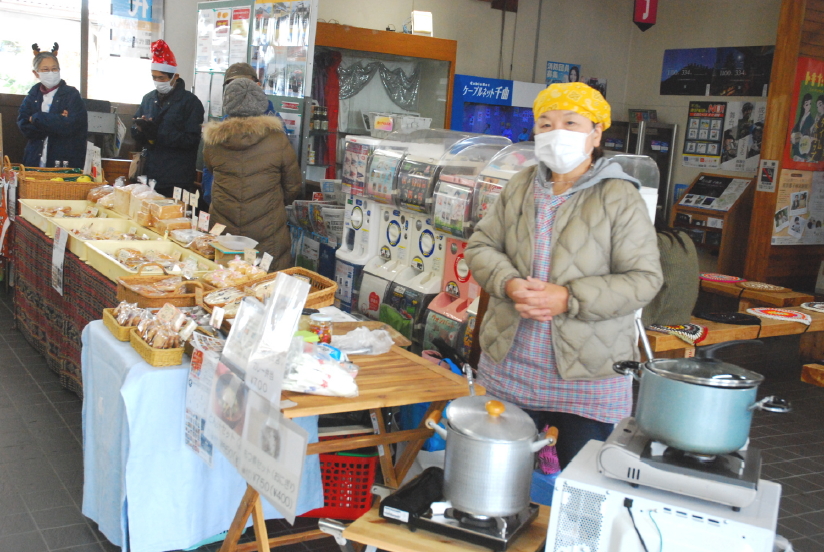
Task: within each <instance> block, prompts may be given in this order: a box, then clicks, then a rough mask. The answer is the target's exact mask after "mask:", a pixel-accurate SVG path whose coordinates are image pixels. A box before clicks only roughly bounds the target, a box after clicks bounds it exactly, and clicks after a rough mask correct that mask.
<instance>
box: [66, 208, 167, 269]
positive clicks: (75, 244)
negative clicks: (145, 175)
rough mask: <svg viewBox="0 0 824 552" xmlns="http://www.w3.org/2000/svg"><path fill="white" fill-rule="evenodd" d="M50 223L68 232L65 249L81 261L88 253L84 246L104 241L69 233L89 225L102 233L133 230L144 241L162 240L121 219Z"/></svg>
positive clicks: (149, 231)
mask: <svg viewBox="0 0 824 552" xmlns="http://www.w3.org/2000/svg"><path fill="white" fill-rule="evenodd" d="M51 222H52V223H53V224H55V225H56V226H60V227H61V228H64V229H66V230H68V231H69V240H68V244H67V245H66V247H68V249H69V251H71V252H72V253H74V254H75V255H77V256H78V257H79V258H80V260H81V261H85V260H86V259H87V258H88V253H87V251H86V244H87V243H94V242H97V241H104V240H84V239H83V238H80V237H77V236H75V235H74V234H72V233H71V231H72V230H80V229H81V228H83V227H84V226H88V225H91V229H92V230H95V231H98V232H103V231H105V230H107V229H109V228H111V229H112V230H114V231H116V232H122V233H123V234H126V233H130V231H131V230H135V232H134V233H135V234H137V235H138V236H140V237H143V236H145V237H146V238H148V239H147V240H144V241H158V240H160V241H162V240H163V238H162V237H161V236H159V235H158V234H155V233H154V232H152V231H151V230H146V229H145V228H143V227H142V226H138V225H137V224H135V223H134V222H132V221H130V220H127V219H123V218H117V219H115V218H112V219H99V218H98V219H72V218H69V219H66V218H56V219H51ZM113 241H118V240H113ZM120 241H124V242H125V241H129V242H130V243H131V241H134V240H120Z"/></svg>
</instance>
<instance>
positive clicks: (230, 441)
mask: <svg viewBox="0 0 824 552" xmlns="http://www.w3.org/2000/svg"><path fill="white" fill-rule="evenodd" d="M248 395H249V389H248V388H247V387H246V385H245V384H244V383H243V380H242V379H241V378H240V377H239V376H238V375H237V374H235V373H234V372H233V371H232V370H230V369H229V368H228V367H227V366H226V364H224V363H223V362H221V361H218V363H217V368H216V369H215V377H214V380H213V381H212V389H211V392H210V393H209V405H210V406H209V414H208V417H207V420H206V430H207V432H206V437H207V438H208V439H209V440H210V441H211V442H212V443H214V446H215V448H217V449H218V450H219V451H220V452H222V453H223V455H224V456H225V457H226V459H227V460H228V461H229V463H230V464H232V465H233V466H234V467H235V468H237V469H240V460H241V446H242V443H241V441H242V439H241V436H242V435H243V425H244V421H245V418H246V402H247V397H248Z"/></svg>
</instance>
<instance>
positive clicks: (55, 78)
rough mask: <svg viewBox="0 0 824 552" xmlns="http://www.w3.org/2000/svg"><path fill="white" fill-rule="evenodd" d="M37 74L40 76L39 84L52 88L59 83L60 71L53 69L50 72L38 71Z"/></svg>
mask: <svg viewBox="0 0 824 552" xmlns="http://www.w3.org/2000/svg"><path fill="white" fill-rule="evenodd" d="M37 76H38V77H39V78H40V84H42V85H43V86H45V87H46V88H54V87H55V86H57V85H58V84H60V71H53V72H50V73H44V72H40V71H38V72H37Z"/></svg>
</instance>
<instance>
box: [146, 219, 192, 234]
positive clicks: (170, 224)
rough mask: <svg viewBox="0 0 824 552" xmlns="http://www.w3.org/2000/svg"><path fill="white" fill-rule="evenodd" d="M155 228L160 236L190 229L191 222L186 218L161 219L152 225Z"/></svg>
mask: <svg viewBox="0 0 824 552" xmlns="http://www.w3.org/2000/svg"><path fill="white" fill-rule="evenodd" d="M154 226H155V228H157V230H158V231H159V232H160V233H161V234H162V233H164V232H166V231H169V232H171V231H172V230H182V229H185V228H191V227H192V220H191V219H187V218H182V217H181V218H176V219H163V220H157V221H155V223H154Z"/></svg>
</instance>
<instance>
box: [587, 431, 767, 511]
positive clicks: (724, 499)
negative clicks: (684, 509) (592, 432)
mask: <svg viewBox="0 0 824 552" xmlns="http://www.w3.org/2000/svg"><path fill="white" fill-rule="evenodd" d="M597 458H598V471H599V472H601V473H602V474H604V475H606V476H608V477H612V478H614V479H619V480H621V481H626V482H628V483H630V484H631V485H633V486H638V485H643V486H645V487H653V488H656V489H661V490H665V491H670V492H673V493H678V494H680V495H686V496H692V497H695V498H700V499H702V500H708V501H710V502H717V503H719V504H726V505H727V506H732V507H733V509H734V510H736V511H737V510H738V509H740V508H743V507H745V506H749V505H750V504H751V503H752V502H753V501H754V500H755V497H756V495H757V494H758V480H759V476H760V475H761V451H760V450H758V449H754V448H747V449H746V450H743V449H742V450H739V451H736V452H734V453H730V454H723V455H717V456H705V455H698V454H691V453H687V452H684V451H681V450H678V449H675V448H672V447H668V446H666V445H664V444H662V443H659V442H657V441H653V440H652V439H650V438H649V437H647V436H646V435H644V434H643V433H642V432H641V430H640V428H638V425H637V424H636V422H635V419H634V418H626V419H624V420H621V422H620V423H619V424H618V425H617V426H616V427H615V430H614V431H613V432H612V434H611V435H610V436H609V438H608V439H607V441H606V443H604V445H603V446H602V447H601V450H600V451H599V453H598V457H597Z"/></svg>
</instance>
